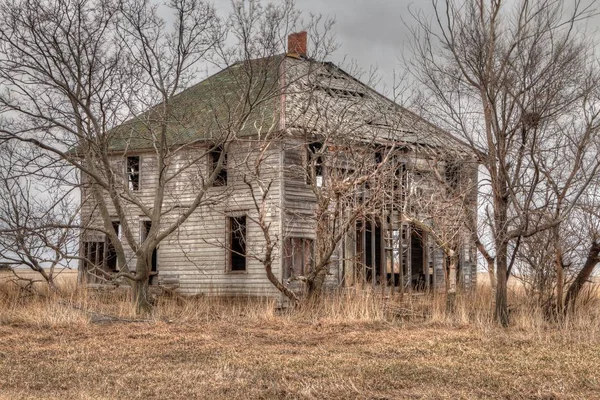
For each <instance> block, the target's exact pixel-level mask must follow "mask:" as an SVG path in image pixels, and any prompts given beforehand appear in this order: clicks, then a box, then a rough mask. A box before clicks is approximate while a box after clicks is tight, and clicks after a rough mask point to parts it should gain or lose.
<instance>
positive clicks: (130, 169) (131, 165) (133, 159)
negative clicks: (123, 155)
mask: <svg viewBox="0 0 600 400" xmlns="http://www.w3.org/2000/svg"><path fill="white" fill-rule="evenodd" d="M127 183H128V185H129V190H139V189H140V157H139V156H130V157H127Z"/></svg>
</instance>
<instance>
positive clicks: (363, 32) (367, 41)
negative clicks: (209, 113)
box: [213, 0, 432, 90]
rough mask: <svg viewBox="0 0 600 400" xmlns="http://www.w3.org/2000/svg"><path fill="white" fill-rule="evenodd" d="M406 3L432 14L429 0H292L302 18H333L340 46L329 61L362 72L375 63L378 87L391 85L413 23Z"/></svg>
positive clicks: (223, 0)
mask: <svg viewBox="0 0 600 400" xmlns="http://www.w3.org/2000/svg"><path fill="white" fill-rule="evenodd" d="M213 1H214V2H215V5H216V7H217V9H218V11H219V13H220V14H221V15H226V14H227V12H228V11H229V10H230V0H213ZM268 1H269V0H265V3H267V2H268ZM275 1H276V0H275ZM409 7H410V9H411V10H420V9H421V10H423V11H424V12H425V13H426V14H428V15H431V14H432V12H431V10H432V6H431V1H430V0H296V8H297V9H298V10H299V11H302V17H303V18H308V17H309V15H310V13H313V14H321V15H322V16H323V17H332V18H334V19H335V21H336V22H335V25H334V26H333V29H332V33H333V34H334V35H335V37H336V39H337V42H338V44H339V45H340V48H339V49H338V50H337V51H336V52H335V54H333V55H332V59H331V60H330V61H333V62H335V63H336V64H340V63H342V62H343V61H350V60H352V61H356V63H357V65H358V66H359V67H360V68H361V69H362V70H363V71H365V72H368V71H369V70H370V68H372V67H377V71H378V73H379V74H380V75H381V82H380V84H379V85H377V89H379V90H381V89H382V87H383V85H385V86H388V87H391V86H392V85H393V77H394V71H395V70H398V69H400V68H401V62H400V59H401V58H402V54H403V53H405V52H406V51H407V50H406V41H407V38H408V34H409V31H408V28H407V26H406V24H412V23H413V21H412V17H411V16H410V14H409ZM403 21H405V22H403ZM405 23H406V24H405ZM309 51H310V49H309Z"/></svg>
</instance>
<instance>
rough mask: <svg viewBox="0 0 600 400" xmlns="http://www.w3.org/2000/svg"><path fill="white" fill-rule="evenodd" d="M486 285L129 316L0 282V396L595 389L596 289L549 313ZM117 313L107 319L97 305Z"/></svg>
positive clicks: (542, 394) (204, 303) (87, 299)
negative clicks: (450, 298) (563, 317)
mask: <svg viewBox="0 0 600 400" xmlns="http://www.w3.org/2000/svg"><path fill="white" fill-rule="evenodd" d="M491 301H492V296H491V292H490V290H489V288H486V287H484V288H481V289H480V290H478V291H477V292H476V293H474V294H471V295H462V296H460V297H459V300H458V304H457V307H456V312H455V314H454V315H448V314H447V313H446V310H445V302H444V299H443V297H442V296H438V297H435V298H432V297H431V296H413V297H408V296H405V297H404V299H402V300H401V299H399V298H384V297H382V295H381V294H379V293H376V292H372V291H353V290H350V291H347V292H344V293H338V294H336V295H333V296H331V297H329V298H328V299H326V300H325V301H324V302H323V303H321V304H319V305H312V306H306V307H304V308H302V309H300V310H295V311H277V310H275V307H274V303H273V302H272V301H268V300H252V301H248V300H231V299H229V300H226V299H216V298H196V299H187V300H180V299H167V298H164V299H161V300H160V302H159V304H158V306H157V307H156V312H155V314H154V315H153V316H152V317H151V318H149V320H146V321H143V322H126V321H123V320H130V319H133V318H134V315H133V313H132V309H131V306H130V305H129V304H130V303H129V302H128V299H127V294H125V293H99V292H89V293H88V292H86V291H85V290H80V289H78V288H76V287H75V286H74V284H73V282H72V281H69V280H65V281H64V282H62V285H61V293H59V294H52V293H44V295H43V296H25V297H23V296H20V295H19V293H18V291H16V290H15V289H14V287H11V286H6V285H4V286H3V287H0V338H2V339H1V340H0V399H9V398H10V399H14V398H32V399H33V398H35V399H39V398H56V399H58V398H60V399H97V398H98V399H104V398H106V399H109V398H110V399H113V398H144V399H152V398H157V399H158V398H175V399H188V398H216V399H220V398H223V399H225V398H227V399H232V398H244V399H246V398H314V399H320V398H340V399H342V398H343V399H346V398H378V399H384V398H431V399H438V398H453V399H454V398H503V399H504V398H531V399H551V398H565V399H581V398H598V397H599V395H598V393H599V390H600V368H599V367H600V340H599V339H600V335H599V334H600V311H598V310H599V309H600V307H598V303H597V301H598V300H597V299H594V300H592V301H590V302H589V303H588V304H586V305H585V307H582V308H581V310H580V312H579V313H578V314H577V315H575V316H572V317H571V318H569V319H568V320H567V321H564V322H560V323H557V322H551V321H548V320H547V318H544V316H543V314H542V312H541V311H539V310H538V309H537V308H536V307H532V306H531V305H530V304H527V299H526V298H523V296H521V295H520V294H519V293H513V295H512V302H511V304H512V314H511V316H512V321H513V324H512V326H511V327H510V328H508V329H502V328H498V327H496V326H495V325H494V324H493V323H492V320H491V313H490V305H491ZM107 315H111V316H118V317H119V318H120V319H121V321H112V322H111V321H109V320H108V319H102V317H103V316H107Z"/></svg>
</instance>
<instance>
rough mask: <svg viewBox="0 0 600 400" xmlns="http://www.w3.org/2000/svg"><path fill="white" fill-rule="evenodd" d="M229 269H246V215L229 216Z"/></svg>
mask: <svg viewBox="0 0 600 400" xmlns="http://www.w3.org/2000/svg"><path fill="white" fill-rule="evenodd" d="M229 270H230V271H245V270H246V216H245V215H242V216H239V217H229Z"/></svg>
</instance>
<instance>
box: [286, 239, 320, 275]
mask: <svg viewBox="0 0 600 400" xmlns="http://www.w3.org/2000/svg"><path fill="white" fill-rule="evenodd" d="M298 244H299V245H298ZM296 249H300V259H299V260H300V269H301V271H300V274H297V273H296V272H297V271H296V270H295V269H296V268H295V267H296V265H295V264H296V263H295V261H296V260H298V258H296V257H295V255H296ZM307 250H308V254H307ZM314 257H315V240H314V238H311V237H301V236H289V237H286V238H285V240H284V245H283V263H282V269H283V279H284V280H287V279H291V278H294V277H296V276H304V275H306V273H308V272H310V270H309V268H310V265H311V263H313V262H314Z"/></svg>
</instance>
